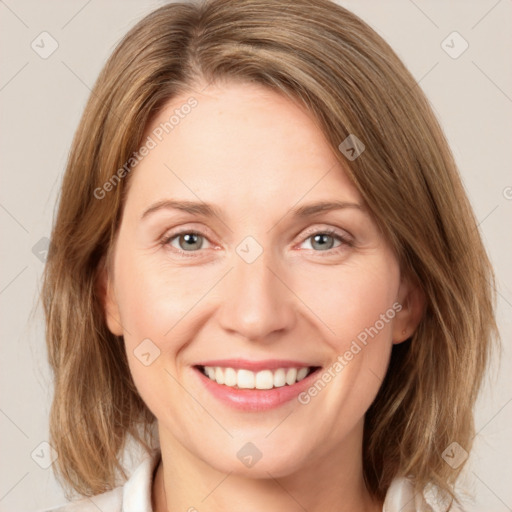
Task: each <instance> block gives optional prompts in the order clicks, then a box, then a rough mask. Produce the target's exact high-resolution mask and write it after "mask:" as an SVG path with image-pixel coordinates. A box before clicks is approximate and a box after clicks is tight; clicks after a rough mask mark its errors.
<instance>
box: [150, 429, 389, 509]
mask: <svg viewBox="0 0 512 512" xmlns="http://www.w3.org/2000/svg"><path fill="white" fill-rule="evenodd" d="M354 434H355V437H358V438H359V441H360V442H359V444H357V443H355V444H353V443H351V442H352V441H354V439H349V440H347V441H349V443H348V444H349V448H348V449H340V450H339V451H338V452H333V451H332V450H330V451H329V452H328V453H326V454H322V455H321V456H319V457H317V458H316V459H315V460H310V461H308V464H307V465H306V466H305V467H302V468H299V469H297V470H296V471H294V472H292V473H290V474H287V475H285V476H281V477H279V478H277V477H275V476H273V475H272V472H271V471H269V472H267V474H268V478H250V477H248V476H246V475H243V474H237V473H235V472H234V471H233V472H227V473H226V472H222V471H218V470H216V469H215V468H213V467H212V466H211V465H209V464H207V463H206V462H204V460H201V459H199V458H198V457H196V456H194V455H193V454H192V453H190V452H189V451H187V450H185V449H184V448H183V446H182V445H180V444H179V443H178V442H177V441H176V440H175V439H174V438H172V436H170V434H169V433H168V432H162V431H160V442H161V447H162V460H161V461H160V464H159V466H158V467H157V469H156V471H155V478H154V482H153V492H152V502H153V510H154V511H155V512H175V511H178V510H186V511H190V512H198V511H200V512H218V511H219V510H234V509H243V510H244V511H246V512H260V511H261V510H265V511H266V512H278V511H282V510H286V511H288V512H304V510H307V511H308V512H320V511H322V512H325V511H336V512H349V511H350V512H363V511H364V512H380V511H382V505H383V503H382V502H379V501H377V500H375V499H373V498H372V497H371V496H370V494H369V493H368V490H367V489H366V486H365V484H364V479H363V470H362V456H361V440H362V435H361V434H362V425H361V426H360V428H358V429H357V431H356V432H354ZM355 447H358V449H355Z"/></svg>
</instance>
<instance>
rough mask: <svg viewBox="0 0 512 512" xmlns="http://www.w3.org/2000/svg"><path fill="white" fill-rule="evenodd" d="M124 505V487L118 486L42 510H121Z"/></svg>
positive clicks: (44, 511) (86, 511)
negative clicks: (89, 496) (95, 494)
mask: <svg viewBox="0 0 512 512" xmlns="http://www.w3.org/2000/svg"><path fill="white" fill-rule="evenodd" d="M122 506H123V487H116V488H115V489H113V490H112V491H108V492H105V493H103V494H98V495H97V496H93V497H92V498H83V499H81V500H79V501H74V502H71V503H66V504H65V505H61V506H59V507H56V508H50V509H45V510H42V511H41V512H98V510H101V511H102V512H121V511H122Z"/></svg>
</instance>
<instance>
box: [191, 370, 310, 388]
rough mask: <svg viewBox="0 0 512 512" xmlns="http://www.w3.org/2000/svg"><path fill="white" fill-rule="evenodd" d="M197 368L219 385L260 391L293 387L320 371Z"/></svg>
mask: <svg viewBox="0 0 512 512" xmlns="http://www.w3.org/2000/svg"><path fill="white" fill-rule="evenodd" d="M196 368H197V369H198V370H199V371H200V372H201V373H202V374H203V375H204V376H205V377H207V378H208V379H210V380H211V381H213V382H216V383H217V384H220V385H223V386H227V387H230V388H234V389H259V390H268V389H274V388H281V387H284V386H293V385H294V384H296V383H297V382H300V381H301V380H304V379H305V378H306V377H308V376H309V375H311V374H312V373H313V372H315V371H317V370H318V369H320V367H319V366H298V367H290V368H276V369H270V368H268V369H264V370H260V371H257V372H256V371H252V370H247V369H245V368H238V369H237V368H231V367H222V366H202V365H198V366H196Z"/></svg>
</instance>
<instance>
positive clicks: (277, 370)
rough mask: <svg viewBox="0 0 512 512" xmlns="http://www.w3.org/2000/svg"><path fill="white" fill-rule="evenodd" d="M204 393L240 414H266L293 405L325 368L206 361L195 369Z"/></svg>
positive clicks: (285, 363)
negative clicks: (259, 412) (288, 404)
mask: <svg viewBox="0 0 512 512" xmlns="http://www.w3.org/2000/svg"><path fill="white" fill-rule="evenodd" d="M192 368H193V370H194V373H195V375H197V378H198V379H199V381H200V384H201V385H202V387H203V389H205V391H206V392H207V393H208V394H210V395H211V396H212V397H214V398H215V399H217V400H220V401H221V402H222V403H224V404H226V405H228V406H230V407H231V408H234V409H238V410H239V411H266V410H269V409H273V408H276V407H279V406H282V405H284V404H285V403H289V402H292V401H293V400H294V399H296V398H297V396H298V395H299V394H300V393H301V392H302V391H304V390H305V389H307V387H308V386H310V385H312V383H313V380H314V379H315V375H317V373H318V372H319V370H320V369H321V368H322V367H321V366H308V365H306V364H304V363H301V362H298V361H283V360H272V361H258V362H256V361H246V360H240V359H233V360H222V361H205V362H202V363H201V364H197V365H194V366H193V367H192Z"/></svg>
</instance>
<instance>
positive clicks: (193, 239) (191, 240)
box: [182, 233, 201, 251]
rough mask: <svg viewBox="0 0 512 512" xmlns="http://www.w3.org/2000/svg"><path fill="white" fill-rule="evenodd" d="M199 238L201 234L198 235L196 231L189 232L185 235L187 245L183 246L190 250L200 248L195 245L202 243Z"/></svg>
mask: <svg viewBox="0 0 512 512" xmlns="http://www.w3.org/2000/svg"><path fill="white" fill-rule="evenodd" d="M198 238H199V236H198V235H196V234H195V233H187V234H185V235H183V239H184V240H185V242H186V245H185V247H182V248H184V249H185V250H186V251H188V250H190V249H196V248H198V247H195V245H198V246H200V245H201V244H198V243H197V240H198ZM194 244H195V245H194Z"/></svg>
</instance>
